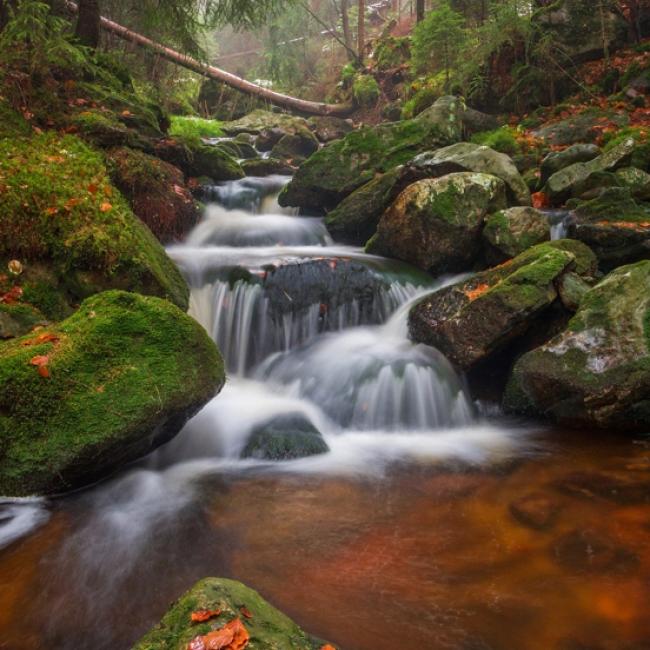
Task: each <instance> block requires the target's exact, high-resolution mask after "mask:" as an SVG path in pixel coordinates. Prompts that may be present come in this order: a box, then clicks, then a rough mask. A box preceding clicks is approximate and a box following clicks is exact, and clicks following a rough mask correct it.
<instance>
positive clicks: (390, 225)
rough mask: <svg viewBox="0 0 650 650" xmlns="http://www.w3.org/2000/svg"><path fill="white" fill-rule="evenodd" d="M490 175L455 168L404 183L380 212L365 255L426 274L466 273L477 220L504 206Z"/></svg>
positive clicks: (473, 255) (474, 253) (500, 185)
mask: <svg viewBox="0 0 650 650" xmlns="http://www.w3.org/2000/svg"><path fill="white" fill-rule="evenodd" d="M505 194H506V192H505V183H504V182H503V181H502V180H500V179H499V178H497V177H496V176H490V175H488V174H475V173H470V172H461V173H457V174H449V175H447V176H443V177H442V178H436V179H425V180H422V181H418V182H416V183H413V184H412V185H409V186H408V187H407V188H406V189H405V190H404V191H403V192H402V193H401V194H400V195H399V196H398V197H397V198H396V199H395V201H394V202H393V204H392V205H391V206H390V207H389V208H388V210H386V212H384V214H383V215H382V217H381V220H380V221H379V224H378V226H377V233H376V234H375V235H374V237H373V238H372V239H371V240H370V241H369V242H368V244H367V246H366V250H367V252H369V253H375V254H378V255H385V256H386V257H394V258H395V259H399V260H402V261H404V262H409V263H410V264H413V265H414V266H417V267H418V268H420V269H422V270H425V271H431V272H432V273H446V272H452V271H466V270H469V269H471V268H472V265H473V264H474V262H475V261H476V259H477V257H478V255H479V253H480V249H481V230H482V228H483V220H484V219H485V216H486V215H487V214H488V213H489V212H493V211H495V210H500V209H504V208H505V207H506V197H505Z"/></svg>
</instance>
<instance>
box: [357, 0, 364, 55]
mask: <svg viewBox="0 0 650 650" xmlns="http://www.w3.org/2000/svg"><path fill="white" fill-rule="evenodd" d="M358 22H359V25H358V31H357V52H358V53H359V62H360V63H361V64H363V61H364V59H365V50H366V0H359V20H358Z"/></svg>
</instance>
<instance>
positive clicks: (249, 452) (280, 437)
mask: <svg viewBox="0 0 650 650" xmlns="http://www.w3.org/2000/svg"><path fill="white" fill-rule="evenodd" d="M328 451H329V447H328V446H327V443H326V442H325V440H323V436H322V435H321V433H320V431H319V430H318V429H317V428H316V427H315V426H314V425H313V424H312V423H311V422H310V421H309V420H308V419H307V418H305V417H304V416H303V415H301V414H300V413H294V414H289V415H281V416H277V417H275V418H273V419H271V420H270V421H268V422H265V423H263V424H261V425H259V426H257V427H255V428H254V429H253V431H252V432H251V435H250V438H249V439H248V442H247V443H246V447H244V451H243V452H242V457H243V458H257V459H259V460H292V459H294V458H305V457H306V456H315V455H317V454H324V453H327V452H328Z"/></svg>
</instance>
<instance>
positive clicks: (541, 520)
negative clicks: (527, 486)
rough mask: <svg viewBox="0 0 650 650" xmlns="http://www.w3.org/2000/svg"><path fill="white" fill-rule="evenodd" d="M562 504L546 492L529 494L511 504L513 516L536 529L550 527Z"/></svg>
mask: <svg viewBox="0 0 650 650" xmlns="http://www.w3.org/2000/svg"><path fill="white" fill-rule="evenodd" d="M559 511H560V505H559V504H558V503H557V501H554V500H553V499H551V498H550V497H548V496H546V495H545V494H538V493H533V494H527V495H525V496H523V497H521V498H520V499H517V500H516V501H513V502H512V503H511V504H510V512H511V513H512V516H513V517H514V518H515V519H516V520H517V521H518V522H519V523H521V524H523V525H524V526H528V527H529V528H534V529H535V530H546V529H548V528H550V527H551V526H552V525H553V523H554V521H555V519H556V517H557V514H558V512H559Z"/></svg>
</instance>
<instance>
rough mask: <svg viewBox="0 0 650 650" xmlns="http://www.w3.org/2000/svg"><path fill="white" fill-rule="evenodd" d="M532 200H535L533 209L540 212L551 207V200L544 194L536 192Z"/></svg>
mask: <svg viewBox="0 0 650 650" xmlns="http://www.w3.org/2000/svg"><path fill="white" fill-rule="evenodd" d="M531 198H532V200H533V207H534V208H537V209H538V210H540V209H543V208H549V207H551V199H550V198H549V196H548V194H545V193H544V192H535V194H533V195H532V196H531Z"/></svg>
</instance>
